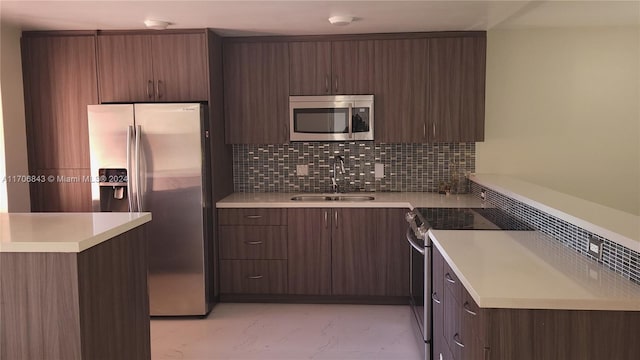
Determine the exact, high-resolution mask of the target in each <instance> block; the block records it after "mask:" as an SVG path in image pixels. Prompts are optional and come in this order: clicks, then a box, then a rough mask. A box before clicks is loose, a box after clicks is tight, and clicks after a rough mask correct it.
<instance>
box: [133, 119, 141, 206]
mask: <svg viewBox="0 0 640 360" xmlns="http://www.w3.org/2000/svg"><path fill="white" fill-rule="evenodd" d="M135 133H136V144H135V149H134V152H135V160H134V161H135V165H134V166H135V169H136V170H135V177H136V180H135V184H136V203H137V205H138V208H137V209H136V210H137V211H138V212H140V211H142V185H141V184H142V179H141V177H142V171H141V169H140V152H141V151H142V150H141V149H140V136H141V134H142V126H140V125H136V131H135Z"/></svg>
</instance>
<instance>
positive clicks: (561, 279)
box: [429, 230, 640, 311]
mask: <svg viewBox="0 0 640 360" xmlns="http://www.w3.org/2000/svg"><path fill="white" fill-rule="evenodd" d="M429 233H430V236H431V238H432V240H433V244H434V245H435V246H436V247H437V248H438V249H439V250H440V252H441V253H442V255H443V256H444V258H445V260H446V261H447V262H448V263H449V265H450V266H451V268H452V269H453V271H454V272H455V274H456V276H457V277H458V278H459V279H460V281H461V282H462V284H463V285H464V286H465V288H466V289H467V291H468V292H469V294H470V295H471V296H472V297H473V299H474V300H475V301H476V303H477V304H478V305H479V306H480V307H482V308H519V309H564V310H566V309H571V310H631V311H640V285H638V284H635V283H633V282H631V281H630V280H627V279H624V278H623V277H621V276H620V275H618V274H616V273H614V272H613V271H611V270H609V269H607V268H605V267H604V266H603V265H601V264H598V263H597V262H595V261H593V260H590V259H588V258H586V257H585V256H584V255H581V254H579V253H577V252H575V251H574V250H572V249H569V248H567V247H565V246H563V245H562V244H561V243H559V242H558V241H556V240H553V239H552V238H550V237H548V236H546V235H544V234H542V233H540V232H537V231H493V230H484V231H468V230H463V231H459V230H456V231H453V230H430V231H429Z"/></svg>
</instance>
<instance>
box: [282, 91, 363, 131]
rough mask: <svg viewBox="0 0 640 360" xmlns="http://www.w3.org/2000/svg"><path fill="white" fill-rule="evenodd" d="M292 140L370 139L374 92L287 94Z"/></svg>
mask: <svg viewBox="0 0 640 360" xmlns="http://www.w3.org/2000/svg"><path fill="white" fill-rule="evenodd" d="M289 118H290V124H289V132H290V140H291V141H355V140H373V95H334V96H289Z"/></svg>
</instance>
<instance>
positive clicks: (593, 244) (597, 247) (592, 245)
mask: <svg viewBox="0 0 640 360" xmlns="http://www.w3.org/2000/svg"><path fill="white" fill-rule="evenodd" d="M602 243H603V241H602V240H600V239H598V238H596V237H595V236H593V235H589V249H588V250H587V252H588V253H589V255H591V256H593V257H594V258H596V259H598V260H601V259H602Z"/></svg>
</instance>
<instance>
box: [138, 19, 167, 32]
mask: <svg viewBox="0 0 640 360" xmlns="http://www.w3.org/2000/svg"><path fill="white" fill-rule="evenodd" d="M169 25H171V23H170V22H168V21H164V20H152V19H147V20H145V21H144V26H146V27H147V28H148V29H153V30H164V29H166V28H167V26H169Z"/></svg>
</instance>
